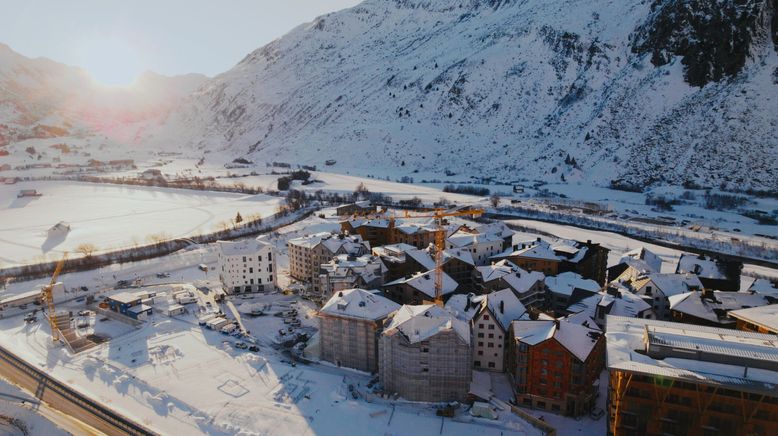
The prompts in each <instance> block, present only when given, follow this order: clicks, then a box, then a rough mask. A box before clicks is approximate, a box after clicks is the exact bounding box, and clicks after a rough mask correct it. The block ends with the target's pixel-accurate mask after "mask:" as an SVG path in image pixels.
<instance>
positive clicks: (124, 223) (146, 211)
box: [0, 181, 282, 266]
mask: <svg viewBox="0 0 778 436" xmlns="http://www.w3.org/2000/svg"><path fill="white" fill-rule="evenodd" d="M22 189H35V190H37V191H38V193H40V194H42V195H41V196H40V197H22V198H18V197H17V195H18V193H19V192H20V190H22ZM281 201H282V200H281V199H280V198H275V197H270V196H266V195H244V194H232V193H223V192H207V191H194V190H184V189H166V188H157V187H141V186H126V185H110V184H96V183H79V182H62V181H56V182H54V181H53V182H23V183H17V184H14V185H0V263H2V265H3V266H12V265H17V264H23V263H30V262H35V261H40V260H43V259H44V258H46V259H48V260H51V259H56V258H58V257H59V256H61V255H62V252H64V251H71V252H72V251H74V250H76V248H77V247H78V246H79V245H81V244H92V245H94V246H95V247H96V248H97V250H98V251H102V250H110V249H117V248H125V247H129V246H133V245H143V244H146V243H149V242H150V241H151V240H152V239H153V238H165V239H170V238H183V237H187V236H192V235H195V234H203V233H209V232H213V231H216V230H219V229H221V228H222V227H223V226H224V225H225V224H228V223H229V222H230V220H231V219H233V218H234V217H235V216H236V214H237V213H238V212H240V214H241V215H242V216H243V217H245V218H247V217H249V216H252V215H255V214H256V215H259V216H261V217H267V216H269V215H272V214H273V213H275V212H276V208H277V206H278V204H279V203H280V202H281ZM60 221H62V222H64V223H65V224H67V225H69V226H70V231H69V232H68V231H49V230H50V229H51V228H52V227H53V226H54V225H56V224H57V223H59V222H60Z"/></svg>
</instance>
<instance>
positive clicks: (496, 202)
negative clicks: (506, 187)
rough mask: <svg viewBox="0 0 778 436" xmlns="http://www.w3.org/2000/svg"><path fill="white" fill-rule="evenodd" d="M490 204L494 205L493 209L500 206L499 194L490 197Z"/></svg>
mask: <svg viewBox="0 0 778 436" xmlns="http://www.w3.org/2000/svg"><path fill="white" fill-rule="evenodd" d="M489 203H491V204H492V207H495V208H496V207H497V206H499V205H500V196H499V195H497V194H494V195H492V196H491V197H489Z"/></svg>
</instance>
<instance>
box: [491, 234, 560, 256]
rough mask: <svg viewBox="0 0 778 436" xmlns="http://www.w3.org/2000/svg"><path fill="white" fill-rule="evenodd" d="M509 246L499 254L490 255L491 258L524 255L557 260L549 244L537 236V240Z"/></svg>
mask: <svg viewBox="0 0 778 436" xmlns="http://www.w3.org/2000/svg"><path fill="white" fill-rule="evenodd" d="M515 248H518V249H514V248H509V249H507V250H505V251H503V252H502V253H500V254H495V255H494V256H492V258H493V259H503V258H506V257H525V258H530V259H543V260H554V261H559V260H560V259H559V256H557V255H556V253H554V250H553V249H551V245H550V244H549V243H548V242H546V241H543V240H541V239H539V238H538V240H534V241H528V242H525V243H522V244H520V245H519V246H518V247H515Z"/></svg>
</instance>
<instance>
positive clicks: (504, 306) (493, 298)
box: [486, 289, 529, 331]
mask: <svg viewBox="0 0 778 436" xmlns="http://www.w3.org/2000/svg"><path fill="white" fill-rule="evenodd" d="M486 305H487V307H488V308H489V311H490V312H492V315H494V319H495V320H496V321H497V322H499V323H500V325H501V326H502V328H503V330H505V331H508V328H509V327H510V325H511V322H513V321H515V320H517V319H529V314H528V313H527V308H526V307H524V305H523V304H521V301H520V300H519V298H518V297H517V296H516V294H514V293H513V291H512V290H510V289H503V290H501V291H497V292H492V293H490V294H486Z"/></svg>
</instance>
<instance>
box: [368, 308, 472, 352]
mask: <svg viewBox="0 0 778 436" xmlns="http://www.w3.org/2000/svg"><path fill="white" fill-rule="evenodd" d="M448 330H451V331H453V332H455V333H456V334H457V335H458V336H459V337H460V338H461V339H462V340H463V341H464V342H466V343H468V344H469V343H470V326H468V325H467V324H466V323H465V322H463V321H461V320H459V319H457V318H456V317H455V316H454V315H453V314H451V313H450V312H448V311H447V310H445V309H443V308H441V307H439V306H437V305H434V304H425V305H421V306H410V305H407V304H406V305H404V306H402V307H400V309H399V310H398V311H397V313H396V314H395V315H394V317H393V318H392V321H391V322H390V323H389V325H388V326H387V327H386V329H385V330H384V333H383V334H384V335H387V334H392V333H393V331H399V332H400V333H402V334H403V335H404V336H405V337H406V338H407V339H408V341H409V342H410V343H412V344H415V343H417V342H421V341H424V340H427V339H429V338H431V337H433V336H435V335H437V334H438V333H441V332H443V331H448Z"/></svg>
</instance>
